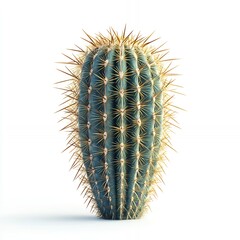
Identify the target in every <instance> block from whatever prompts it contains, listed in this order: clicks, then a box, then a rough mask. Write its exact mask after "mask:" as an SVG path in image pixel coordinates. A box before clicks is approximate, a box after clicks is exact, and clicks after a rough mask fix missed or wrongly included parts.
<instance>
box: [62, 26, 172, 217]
mask: <svg viewBox="0 0 240 240" xmlns="http://www.w3.org/2000/svg"><path fill="white" fill-rule="evenodd" d="M85 34H86V36H87V39H84V40H86V41H87V42H88V43H89V46H88V47H87V49H86V50H83V49H81V48H79V47H77V49H72V50H73V51H75V52H77V54H78V55H77V56H75V55H74V54H73V57H69V56H67V57H68V58H69V59H70V62H67V63H68V64H73V65H74V67H73V68H72V69H69V68H67V71H66V72H64V73H66V74H67V75H68V76H70V79H67V80H64V81H61V82H59V83H61V84H62V83H66V82H68V83H70V84H68V85H67V86H66V87H65V88H64V89H63V91H64V94H65V97H66V101H65V102H64V104H66V105H65V106H64V107H63V108H62V109H61V110H63V111H64V112H65V116H64V118H63V119H64V120H66V119H67V120H68V121H69V122H68V124H67V125H66V126H65V127H64V128H63V129H68V130H69V141H68V146H67V148H66V149H68V148H71V149H72V158H74V162H73V164H72V168H74V169H77V173H76V176H75V179H79V180H80V185H82V186H83V194H84V196H85V197H86V201H87V203H88V205H89V204H90V205H91V206H92V208H91V210H92V211H95V212H96V213H97V215H98V216H100V217H102V218H106V219H135V218H139V217H141V216H142V215H143V213H144V212H145V211H146V210H147V208H148V204H149V201H150V200H151V198H152V196H154V195H156V191H155V188H156V185H157V184H158V183H160V182H161V181H162V172H163V164H164V160H165V158H166V155H165V151H166V147H170V148H172V147H171V144H170V141H169V134H168V132H169V129H170V127H171V125H174V124H173V121H175V120H174V114H175V109H174V108H176V107H175V106H174V105H173V104H172V98H173V95H172V94H170V93H172V92H174V91H175V90H174V87H176V85H174V80H173V79H172V76H174V75H175V74H173V73H172V72H171V70H172V69H173V68H171V60H172V59H164V57H165V55H166V53H167V50H166V49H161V48H157V49H156V48H153V47H150V46H149V45H150V44H151V43H152V42H153V41H154V40H153V41H151V40H149V39H150V37H151V36H148V37H146V38H143V37H141V36H140V34H138V35H137V36H134V35H133V34H132V32H131V33H129V34H128V35H127V34H126V28H125V29H124V31H123V33H122V34H121V35H119V34H118V33H116V32H115V31H114V30H113V29H110V30H109V36H107V37H106V36H103V35H102V34H98V35H96V37H92V36H90V35H88V34H87V33H85ZM167 61H169V62H170V64H167V65H166V66H165V63H166V62H167Z"/></svg>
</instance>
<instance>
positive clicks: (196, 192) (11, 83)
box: [0, 0, 240, 240]
mask: <svg viewBox="0 0 240 240" xmlns="http://www.w3.org/2000/svg"><path fill="white" fill-rule="evenodd" d="M0 11H1V12H0V13H1V15H0V17H1V26H0V27H1V36H0V47H1V55H0V57H1V60H0V61H1V62H0V67H1V71H0V74H1V75H0V80H1V86H0V87H1V88H0V89H1V95H0V97H1V99H0V103H1V118H0V121H1V135H0V136H1V145H0V146H1V159H0V215H1V220H0V239H1V240H10V239H11V240H13V239H14V240H20V239H21V240H22V239H24V240H28V239H35V240H37V239H51V240H54V239H58V240H62V239H84V240H88V239H96V238H97V239H113V238H114V239H126V238H127V239H130V238H131V239H133V238H134V239H146V238H150V237H151V235H152V237H153V238H154V239H163V240H165V239H166V240H167V239H185V240H188V239H189V240H190V239H195V240H197V239H234V240H235V239H240V230H239V229H240V228H239V227H240V204H239V202H240V187H239V186H240V174H239V171H240V153H239V149H240V124H239V122H240V113H239V110H240V108H239V104H240V94H239V91H240V73H239V72H240V71H239V59H240V58H239V57H240V47H239V43H240V36H239V22H240V14H239V6H238V1H233V0H228V1H221V0H220V1H211V0H208V1H206V0H205V1H204V0H202V1H190V0H189V1H187V0H183V1H177V0H175V1H174V0H169V1H160V0H158V1H154V0H147V1H143V0H139V1H137V0H136V1H131V0H122V1H113V0H112V1H110V0H101V1H96V0H91V1H81V0H78V1H74V0H68V1H50V0H47V1H46V0H44V1H43V0H42V1H30V0H21V1H17V0H2V1H1V2H0ZM125 23H127V25H128V29H129V31H130V30H132V29H134V30H135V31H136V33H137V32H138V31H139V30H141V32H142V34H150V33H151V32H152V31H154V30H155V36H156V37H158V36H161V37H162V39H161V40H160V42H159V43H163V42H164V41H167V45H166V46H167V47H168V48H170V49H171V52H170V55H169V56H170V57H177V58H181V60H180V61H179V65H180V66H179V68H178V69H177V71H178V72H180V73H182V74H183V75H182V76H181V77H179V78H178V81H179V84H181V85H183V86H184V89H183V92H184V93H185V94H186V97H184V98H183V97H181V98H177V99H176V100H177V103H176V104H177V105H179V106H182V107H183V108H185V109H186V110H187V112H181V113H179V115H178V119H177V120H178V121H179V122H180V125H181V127H182V129H181V130H177V131H176V134H175V135H173V136H172V139H173V141H172V142H173V145H174V147H175V148H176V149H177V151H178V153H174V152H169V158H170V162H169V163H168V168H167V169H166V175H165V176H164V180H165V186H163V192H162V193H159V197H158V200H156V201H154V202H153V203H152V204H151V208H152V211H151V212H149V213H148V214H147V215H146V217H145V218H143V219H141V220H136V221H105V220H99V219H97V218H96V217H95V216H94V215H91V214H90V213H89V210H88V209H86V208H85V207H86V206H85V205H84V204H83V199H82V197H81V196H80V191H77V190H76V187H77V182H72V179H73V176H74V172H72V171H71V172H69V171H68V169H69V168H70V165H71V163H69V162H68V159H69V156H70V155H69V154H68V153H64V154H62V153H61V151H62V149H64V148H65V144H66V141H65V138H66V134H65V133H60V132H59V128H60V125H58V124H57V121H58V120H59V118H60V116H59V115H57V114H54V112H55V111H56V110H57V109H58V104H59V103H60V102H61V96H60V92H58V91H57V90H56V89H54V82H56V81H59V80H62V79H63V78H64V77H65V76H63V75H62V74H61V73H59V72H57V71H56V68H57V67H59V66H58V65H57V64H56V63H55V62H57V61H62V60H63V59H64V58H63V57H62V55H61V53H62V52H64V53H67V50H66V49H67V48H72V47H74V44H78V45H80V46H85V45H84V44H85V43H84V42H83V41H82V40H81V39H80V37H81V36H83V32H82V29H85V30H87V31H88V32H89V33H90V34H94V33H97V32H99V31H100V32H106V31H105V30H106V29H107V28H108V27H110V26H112V27H114V28H115V29H117V30H119V31H121V30H122V29H123V26H124V24H125Z"/></svg>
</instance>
